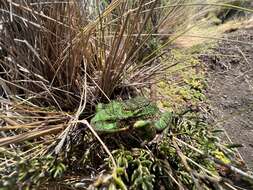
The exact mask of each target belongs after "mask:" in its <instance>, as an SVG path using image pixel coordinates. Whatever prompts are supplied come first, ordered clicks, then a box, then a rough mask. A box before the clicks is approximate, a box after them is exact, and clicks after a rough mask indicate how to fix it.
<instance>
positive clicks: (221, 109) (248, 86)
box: [201, 28, 253, 170]
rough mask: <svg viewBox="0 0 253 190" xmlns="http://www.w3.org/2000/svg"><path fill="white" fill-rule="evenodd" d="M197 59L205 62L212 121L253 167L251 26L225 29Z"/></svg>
mask: <svg viewBox="0 0 253 190" xmlns="http://www.w3.org/2000/svg"><path fill="white" fill-rule="evenodd" d="M224 38H226V39H227V40H220V41H219V42H218V43H217V45H216V46H215V48H213V50H212V52H211V53H210V52H209V53H207V54H204V55H202V56H201V59H202V60H203V62H204V63H205V64H207V66H208V83H209V85H208V86H209V87H208V92H207V95H208V98H209V100H210V105H211V107H212V113H213V116H214V117H213V118H212V119H213V122H212V123H213V124H214V125H215V126H220V127H222V128H224V130H225V136H224V138H225V140H228V141H231V142H233V143H236V144H237V143H238V144H242V147H240V148H238V150H239V152H240V154H241V157H242V159H243V160H244V161H245V162H246V165H247V166H248V168H249V169H250V170H253V28H244V29H236V30H235V31H233V30H232V31H230V32H229V33H226V34H225V36H224Z"/></svg>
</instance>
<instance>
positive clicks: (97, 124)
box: [91, 97, 173, 140]
mask: <svg viewBox="0 0 253 190" xmlns="http://www.w3.org/2000/svg"><path fill="white" fill-rule="evenodd" d="M172 116H173V114H172V113H171V112H164V113H162V112H161V111H160V110H159V108H158V107H157V105H156V104H155V103H153V102H151V101H149V100H148V99H146V98H145V97H136V98H132V99H129V100H126V101H112V102H110V103H108V104H101V103H99V104H98V105H97V107H96V114H95V116H94V117H93V118H92V119H91V126H92V127H93V128H94V129H95V131H96V132H98V133H100V134H106V133H117V132H122V131H134V132H137V134H139V135H140V136H141V137H142V138H143V139H145V140H151V139H153V138H154V137H155V135H156V133H157V132H161V131H163V130H164V129H165V128H166V127H167V126H169V124H170V123H171V120H172Z"/></svg>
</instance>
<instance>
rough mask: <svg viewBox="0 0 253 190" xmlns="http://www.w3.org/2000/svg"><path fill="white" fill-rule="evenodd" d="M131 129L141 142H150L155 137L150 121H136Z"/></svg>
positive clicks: (154, 130) (152, 123)
mask: <svg viewBox="0 0 253 190" xmlns="http://www.w3.org/2000/svg"><path fill="white" fill-rule="evenodd" d="M133 129H134V130H135V131H136V133H137V134H138V135H139V137H141V138H142V139H143V140H148V141H150V140H152V139H153V138H154V137H155V135H156V129H155V126H154V122H153V121H150V120H138V121H136V122H135V123H134V125H133Z"/></svg>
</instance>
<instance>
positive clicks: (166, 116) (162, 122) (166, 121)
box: [155, 111, 173, 132]
mask: <svg viewBox="0 0 253 190" xmlns="http://www.w3.org/2000/svg"><path fill="white" fill-rule="evenodd" d="M172 119H173V113H172V112H168V111H166V112H164V113H162V114H161V117H160V118H159V119H158V120H157V121H156V122H155V128H156V130H157V131H158V132H161V131H163V130H164V129H165V128H167V127H168V126H169V125H170V124H171V122H172Z"/></svg>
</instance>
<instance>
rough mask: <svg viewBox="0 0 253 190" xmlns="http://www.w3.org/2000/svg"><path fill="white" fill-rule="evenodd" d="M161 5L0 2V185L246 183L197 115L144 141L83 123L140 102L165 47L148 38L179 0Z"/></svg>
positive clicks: (159, 69)
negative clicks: (106, 108)
mask: <svg viewBox="0 0 253 190" xmlns="http://www.w3.org/2000/svg"><path fill="white" fill-rule="evenodd" d="M169 3H173V5H172V6H169V5H170V4H169ZM169 3H168V2H164V1H159V0H154V1H150V0H137V1H129V0H114V1H107V0H104V1H70V0H69V1H63V0H56V1H46V0H45V1H33V0H23V1H19V0H2V1H1V2H0V13H1V18H0V19H1V21H2V22H3V29H2V30H1V31H0V32H1V37H0V47H1V52H2V54H3V55H1V56H0V93H1V95H2V96H3V97H1V98H0V103H1V108H0V110H1V113H0V118H1V120H0V122H1V124H0V125H1V127H0V135H1V138H0V159H1V162H0V178H1V181H0V186H1V187H3V188H4V189H51V188H52V189H87V188H88V189H122V190H126V189H143V190H146V189H214V188H216V189H222V188H223V187H225V188H226V187H229V188H234V187H233V183H232V182H231V181H229V179H231V178H229V177H230V176H229V175H230V174H238V175H239V176H240V177H241V176H243V177H244V178H246V179H247V180H246V181H248V179H251V176H250V175H248V174H247V173H246V172H244V171H242V170H239V169H237V168H234V165H236V166H237V165H238V166H240V163H239V162H238V160H235V161H232V160H233V158H235V156H236V154H235V153H234V151H233V150H232V149H231V148H230V147H228V146H226V145H224V144H222V143H220V142H219V139H218V138H217V137H216V136H215V135H214V133H215V132H216V131H213V130H212V129H209V128H208V125H207V124H206V123H205V122H204V119H203V118H202V119H201V117H200V116H198V115H197V116H196V114H195V113H192V112H189V113H188V112H187V114H185V113H184V114H182V113H178V114H175V116H174V118H173V121H172V122H171V123H170V125H169V126H168V128H167V129H166V130H164V131H163V132H162V133H160V134H157V136H156V138H155V139H153V140H152V141H151V142H146V141H143V140H142V139H140V138H139V137H138V136H134V135H132V134H128V135H127V136H124V134H108V135H105V134H101V135H98V134H97V133H96V131H94V129H93V127H92V126H91V125H90V124H89V120H90V118H91V117H93V114H94V108H95V105H96V104H97V103H98V102H103V103H106V102H107V103H108V102H110V100H111V99H123V100H124V99H128V98H131V97H134V96H135V95H136V94H142V95H146V94H147V93H146V92H147V91H149V87H150V86H151V85H152V84H153V83H154V82H156V81H157V80H158V79H159V78H160V77H161V76H162V75H163V73H165V72H166V68H167V67H169V66H168V65H166V64H163V62H162V59H160V57H161V55H163V54H164V52H163V50H162V47H165V46H166V45H167V44H169V42H170V41H168V42H166V43H165V44H160V41H159V38H155V37H154V36H156V35H157V32H158V31H159V27H160V26H162V25H163V24H164V22H165V21H166V22H167V21H168V20H169V19H168V18H173V15H175V14H176V12H177V11H179V10H181V9H178V7H180V6H177V5H182V3H185V1H181V0H179V1H174V0H173V1H171V2H169ZM163 5H165V6H164V7H163ZM166 7H167V8H166ZM162 9H164V10H165V9H167V10H168V12H166V11H164V12H162V11H161V12H159V11H160V10H162ZM176 18H178V19H179V18H180V17H176ZM176 20H177V19H174V21H173V22H175V23H176V22H177V21H176ZM179 20H180V21H179ZM179 20H178V22H180V23H181V22H182V19H181V18H180V19H179ZM171 26H173V27H174V26H176V25H174V24H172V25H171ZM128 138H129V139H130V140H129V139H128ZM232 165H233V166H232ZM220 170H222V171H220Z"/></svg>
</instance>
